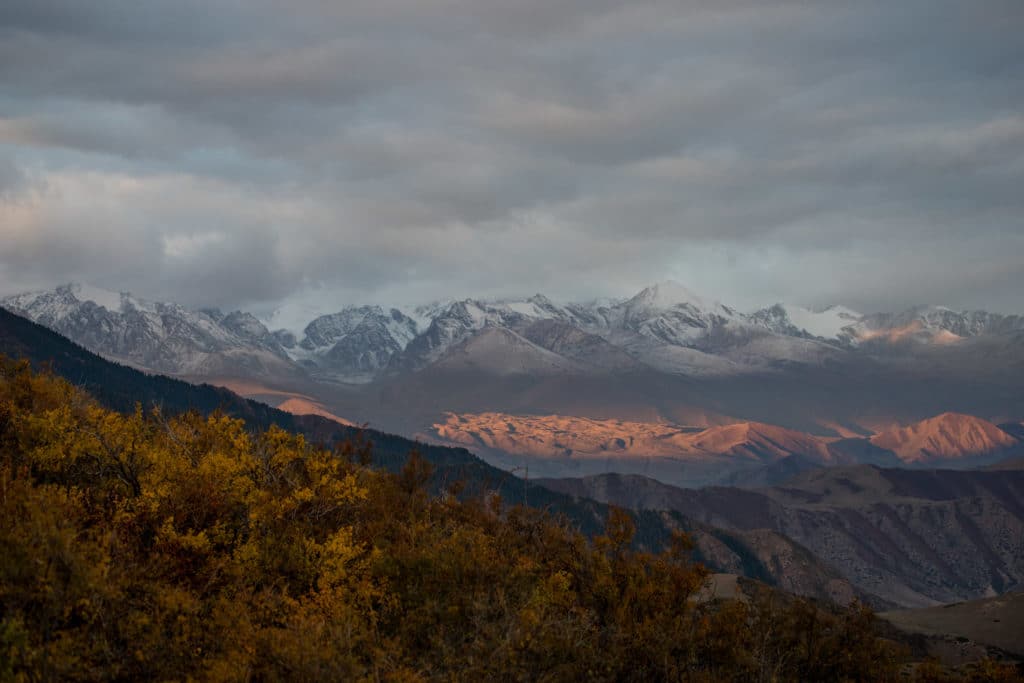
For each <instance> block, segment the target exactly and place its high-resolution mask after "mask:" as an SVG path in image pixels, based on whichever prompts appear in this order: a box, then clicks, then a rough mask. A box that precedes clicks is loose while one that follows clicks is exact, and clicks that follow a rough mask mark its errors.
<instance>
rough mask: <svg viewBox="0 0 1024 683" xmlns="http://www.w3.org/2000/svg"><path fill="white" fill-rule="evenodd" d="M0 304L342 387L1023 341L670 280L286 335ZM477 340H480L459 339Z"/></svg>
mask: <svg viewBox="0 0 1024 683" xmlns="http://www.w3.org/2000/svg"><path fill="white" fill-rule="evenodd" d="M2 305H4V306H5V307H6V308H8V309H10V310H12V311H14V312H16V313H19V314H22V315H25V316H27V317H29V318H31V319H33V320H35V321H36V322H39V323H41V324H43V325H46V326H48V327H51V328H53V329H55V330H57V331H59V332H61V333H63V334H65V335H67V336H68V337H70V338H71V339H73V340H75V341H77V342H79V343H81V344H83V345H84V346H86V347H88V348H90V349H92V350H94V351H98V352H100V353H103V354H106V355H108V356H111V357H114V358H118V359H122V360H126V361H128V362H131V363H134V364H136V365H139V366H142V367H145V368H149V369H152V370H157V371H161V372H168V373H173V374H185V375H193V376H196V375H198V376H202V375H207V376H217V375H223V374H230V375H251V374H254V373H263V374H267V373H269V374H272V375H282V374H283V375H301V376H307V375H308V376H311V377H313V378H319V379H327V380H332V381H341V382H349V383H367V382H373V381H375V380H377V379H380V378H382V377H385V376H388V375H393V374H399V373H404V372H416V371H419V370H422V369H424V368H427V367H431V366H434V365H438V367H444V368H455V367H460V368H468V367H473V368H477V369H479V370H482V371H493V372H494V373H496V374H499V375H502V374H507V371H508V370H509V368H506V367H503V366H502V364H503V363H506V362H507V363H508V364H511V365H515V367H516V368H518V370H516V372H525V371H527V370H528V369H529V368H545V373H548V372H550V371H552V370H551V369H552V368H555V369H557V371H558V372H568V373H584V374H586V373H595V372H597V373H607V372H612V373H621V372H630V371H634V370H646V371H651V370H653V371H657V372H665V373H670V374H678V375H687V376H721V375H738V374H745V373H751V372H766V371H770V372H775V371H780V370H785V368H787V367H791V366H792V365H794V364H796V365H804V366H818V365H822V364H825V363H829V362H840V361H842V360H843V359H844V358H852V357H855V356H857V355H858V354H870V353H873V352H874V350H875V349H878V348H879V346H878V345H879V344H892V343H908V342H909V343H923V344H928V345H931V346H934V347H942V346H948V345H950V344H954V345H955V344H958V343H959V342H960V341H961V340H962V339H965V338H973V337H980V336H986V335H1004V336H1005V338H1006V339H1009V340H1010V341H1009V342H1008V343H1010V345H1011V346H1012V347H1014V348H1016V347H1017V346H1019V341H1013V339H1016V337H1013V335H1015V334H1016V335H1018V337H1019V336H1020V335H1021V333H1022V332H1024V316H1005V315H999V314H993V313H987V312H983V311H973V312H957V311H953V310H950V309H947V308H941V307H918V308H913V309H910V310H908V311H904V312H901V313H880V314H873V315H867V316H864V315H861V314H859V313H857V312H856V311H853V310H851V309H849V308H845V307H843V306H831V307H829V308H824V309H818V310H813V309H807V308H802V307H799V306H793V305H789V304H782V303H780V304H776V305H774V306H771V307H768V308H764V309H761V310H759V311H756V312H754V313H750V314H745V313H742V312H740V311H738V310H736V309H734V308H732V307H730V306H728V305H725V304H723V303H720V302H718V301H715V300H714V299H711V298H708V297H703V296H700V295H698V294H695V293H693V292H692V291H690V290H688V289H687V288H685V287H683V286H682V285H679V284H678V283H674V282H662V283H658V284H656V285H652V286H650V287H647V288H646V289H644V290H642V291H641V292H639V293H637V294H636V295H635V296H633V297H631V298H628V299H624V300H611V301H609V300H604V301H593V302H589V303H579V304H560V303H556V302H554V301H552V300H550V299H548V298H547V297H545V296H543V295H541V294H537V295H534V296H532V297H530V298H528V299H521V300H520V299H512V300H500V301H484V300H477V299H463V300H459V301H443V302H437V303H434V304H430V305H426V306H420V307H416V308H406V309H400V308H386V307H382V306H355V305H351V306H344V307H342V308H340V310H337V311H336V312H332V313H328V314H320V315H314V314H313V312H312V311H308V314H309V315H311V316H312V317H311V319H310V320H309V321H308V322H307V323H306V324H305V325H304V327H301V328H300V327H295V326H293V328H292V329H271V326H270V325H268V324H267V321H261V320H259V319H257V318H256V317H254V316H253V315H251V314H249V313H245V312H241V311H234V312H231V313H227V314H225V313H222V312H220V311H218V310H189V309H186V308H184V307H182V306H180V305H178V304H174V303H158V302H149V301H145V300H142V299H139V298H137V297H133V296H131V295H130V294H127V293H116V292H109V291H106V290H101V289H96V288H93V287H88V286H85V285H63V286H61V287H58V288H56V289H55V290H53V291H49V292H33V293H29V294H22V295H18V296H14V297H9V298H7V299H5V300H3V301H2ZM295 317H296V316H294V315H292V316H290V319H293V318H295ZM270 321H276V319H275V317H274V316H272V317H271V318H270ZM292 322H293V323H294V320H292ZM493 330H501V331H502V332H501V334H497V335H496V334H494V333H493V332H492V331H493ZM485 333H486V335H487V337H486V339H485V340H483V341H481V343H470V341H471V340H473V339H475V338H476V337H478V336H480V335H482V334H485ZM993 338H1000V339H1002V338H1003V337H993ZM499 342H500V343H499ZM502 349H505V351H502ZM452 354H456V355H457V358H455V359H454V360H453V359H452ZM524 354H526V355H529V356H530V358H529V359H527V358H526V357H525V356H524ZM552 354H553V355H552ZM1015 354H1016V351H1014V352H1013V354H1011V355H1014V357H1015Z"/></svg>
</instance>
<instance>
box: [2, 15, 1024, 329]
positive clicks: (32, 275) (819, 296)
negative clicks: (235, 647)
mask: <svg viewBox="0 0 1024 683" xmlns="http://www.w3.org/2000/svg"><path fill="white" fill-rule="evenodd" d="M1022 35H1024V3H1022V2H1020V0H1005V1H999V0H993V1H989V0H978V1H975V2H964V1H962V0H956V1H954V2H945V1H944V0H903V1H901V2H898V3H893V2H890V1H886V2H871V1H870V0H851V1H849V2H838V1H837V2H833V1H829V0H822V1H819V2H781V1H775V0H754V1H751V2H730V1H728V0H709V1H702V2H682V1H680V0H666V1H664V2H661V1H658V0H622V1H618V0H515V1H514V2H509V1H508V0H440V1H433V0H345V1H343V2H329V1H327V0H320V1H317V0H298V1H297V0H291V1H289V2H283V1H282V2H273V1H271V0H263V1H258V0H249V1H247V2H244V3H238V2H227V1H223V2H218V1H214V0H201V1H200V0H177V1H176V2H161V3H148V2H138V0H90V1H89V2H81V1H79V0H66V1H64V2H61V1H58V0H4V2H2V3H0V293H11V292H13V291H18V290H22V289H26V288H31V287H40V286H45V287H50V286H53V285H54V284H57V283H59V282H63V281H70V280H81V281H86V282H90V283H93V284H97V285H100V286H105V287H108V288H112V289H121V290H125V289H130V290H131V291H133V292H136V293H138V294H141V295H144V296H149V297H152V298H161V299H174V300H178V301H181V302H183V303H186V304H190V305H221V306H227V307H238V306H244V307H257V308H260V307H264V308H265V307H268V306H272V305H274V303H275V302H278V301H282V300H291V301H293V302H294V301H296V300H303V299H307V298H314V299H323V298H325V297H328V296H329V297H330V298H332V299H333V300H337V302H338V304H339V305H340V304H341V303H346V302H355V301H360V302H361V301H387V300H390V301H403V302H415V301H423V300H428V299H432V298H436V297H443V296H453V297H460V296H468V295H486V296H500V295H528V294H531V293H533V292H535V291H543V292H545V293H548V294H549V295H550V296H554V297H557V298H564V299H573V298H579V297H590V296H605V295H622V294H627V293H630V292H631V291H633V290H635V289H637V288H639V287H641V286H643V285H644V284H646V283H649V282H651V281H655V280H661V279H666V278H673V279H676V280H679V281H681V282H683V283H685V284H686V285H688V286H689V287H690V288H692V289H694V290H697V291H701V292H704V293H706V294H708V295H710V296H713V297H716V298H719V299H721V300H722V301H725V302H728V303H733V304H734V305H737V306H740V307H743V308H753V307H755V306H758V305H762V304H767V303H771V302H773V301H775V300H787V301H793V302H797V303H804V304H812V305H814V304H825V303H832V302H843V303H847V304H848V305H851V306H853V307H856V308H859V309H861V310H890V309H895V308H899V307H902V306H905V305H910V304H913V303H944V304H949V305H953V306H959V307H987V308H990V309H994V310H1004V311H1007V312H1024V297H1022V296H1021V294H1022V293H1024V40H1022V39H1021V36H1022Z"/></svg>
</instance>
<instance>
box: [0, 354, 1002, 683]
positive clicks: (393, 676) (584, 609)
mask: <svg viewBox="0 0 1024 683" xmlns="http://www.w3.org/2000/svg"><path fill="white" fill-rule="evenodd" d="M369 459H370V453H369V447H368V446H366V445H365V444H359V443H346V444H344V445H342V446H339V447H338V448H337V449H335V450H333V451H328V450H323V449H318V448H313V447H311V446H310V445H309V444H307V443H306V442H305V441H304V440H303V438H302V437H300V436H295V435H291V434H289V433H287V432H285V431H282V430H280V429H278V428H276V427H271V428H269V429H268V430H267V431H265V432H262V433H260V434H258V435H254V434H250V433H249V432H248V431H247V430H246V428H245V425H244V423H243V422H241V421H239V420H234V419H230V418H227V417H224V416H218V415H214V416H209V417H204V416H200V415H198V414H196V413H191V414H186V415H182V416H178V417H174V418H165V417H164V416H162V415H160V414H159V413H152V414H144V413H143V412H142V411H141V409H137V410H136V411H134V412H133V413H130V414H120V413H116V412H112V411H109V410H107V409H104V408H102V407H100V406H99V405H98V404H97V403H95V402H94V401H93V400H92V399H90V398H89V397H88V396H86V395H85V394H83V393H81V392H79V391H78V390H76V389H74V388H73V387H71V386H70V385H69V384H67V383H66V382H64V381H62V380H60V379H57V378H55V377H53V376H49V375H45V374H35V373H33V372H32V371H31V370H30V369H29V367H28V365H27V363H13V362H9V361H2V362H0V680H6V679H15V680H128V679H147V680H148V679H152V680H183V679H187V678H194V679H205V680H359V679H364V680H394V681H415V680H429V679H444V680H482V679H496V680H579V679H586V680H637V681H641V680H642V681H649V680H695V681H700V680H707V681H722V680H736V681H750V680H765V681H786V680H815V681H828V680H850V681H885V680H901V674H900V669H901V663H900V649H899V647H898V646H896V645H895V644H894V643H892V642H891V641H887V640H885V639H882V638H880V637H878V636H877V634H876V631H875V621H874V618H873V616H872V615H871V613H870V612H869V611H868V610H866V609H864V608H862V607H860V606H857V605H854V606H852V607H850V608H849V609H847V610H842V611H834V610H833V611H826V610H823V609H822V608H820V607H817V606H815V605H812V604H810V603H808V602H805V601H801V600H797V599H790V598H786V599H783V598H782V597H781V596H777V595H774V594H771V593H767V592H766V593H765V594H764V595H763V596H761V597H760V598H757V599H754V600H751V601H749V602H742V601H736V600H731V601H707V600H696V599H695V596H696V594H697V593H698V591H699V589H700V587H701V585H702V584H703V582H704V578H705V575H706V573H705V571H704V570H703V569H702V568H701V567H699V566H697V565H694V564H692V563H691V562H690V561H689V560H688V559H687V558H688V556H689V548H688V543H687V539H686V538H685V536H682V535H680V536H678V537H677V538H676V540H675V543H674V544H673V547H672V548H670V549H669V550H667V551H665V552H663V553H660V554H656V555H655V554H649V553H643V552H638V551H635V550H633V549H632V548H631V544H630V541H631V537H632V533H633V529H632V521H631V519H630V517H629V516H628V515H625V514H624V513H623V514H612V515H611V516H610V519H609V522H608V528H607V530H606V532H605V534H604V535H602V536H600V537H598V538H597V539H595V540H593V541H591V540H588V539H586V538H584V537H583V536H582V535H580V534H579V533H577V532H576V531H574V530H572V529H570V528H568V527H567V526H566V525H565V524H563V523H561V522H559V521H558V520H556V519H553V518H552V517H550V516H548V515H546V514H544V513H543V512H539V511H536V510H532V509H529V508H523V507H508V506H505V505H503V504H502V502H501V501H500V500H499V499H498V498H497V497H495V496H473V497H472V498H469V499H464V498H465V497H464V496H460V495H459V491H458V487H454V488H453V489H452V490H451V491H449V492H448V493H447V494H446V495H442V496H439V497H437V496H431V495H429V494H428V493H427V492H426V489H425V487H424V483H425V482H426V481H427V479H428V477H429V474H430V467H429V465H428V464H427V463H426V462H425V461H423V460H421V459H419V458H418V457H416V456H415V455H413V456H412V457H411V458H410V460H409V462H408V464H407V465H406V467H405V468H404V469H403V470H402V472H401V473H399V474H388V473H384V472H380V471H376V470H373V469H370V468H368V467H366V463H367V462H368V461H369ZM988 668H989V670H988V672H987V673H986V674H982V673H981V672H980V671H979V673H978V677H979V680H980V679H981V677H982V676H983V675H984V676H985V677H988V678H998V677H1000V676H1006V679H1007V680H1009V679H1010V678H1009V677H1010V675H1011V674H1010V672H1009V671H1004V670H1000V669H998V668H997V667H994V666H989V667H988ZM933 669H934V667H925V669H923V670H922V671H921V672H920V673H921V676H922V679H930V680H940V679H941V675H942V674H941V672H939V671H937V670H933Z"/></svg>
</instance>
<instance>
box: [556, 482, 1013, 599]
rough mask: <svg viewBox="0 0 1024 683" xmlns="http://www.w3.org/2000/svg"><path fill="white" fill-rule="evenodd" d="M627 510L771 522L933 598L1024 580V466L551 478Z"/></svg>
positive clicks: (750, 526)
mask: <svg viewBox="0 0 1024 683" xmlns="http://www.w3.org/2000/svg"><path fill="white" fill-rule="evenodd" d="M543 483H544V485H545V486H548V487H550V488H553V489H556V490H558V491H562V492H565V493H570V494H573V495H578V496H582V497H586V498H593V499H596V500H600V501H602V502H607V503H613V504H616V505H622V506H624V507H628V508H630V509H650V510H674V511H677V512H679V513H681V514H683V515H684V516H686V517H688V518H691V519H694V520H698V521H700V522H703V523H706V524H710V525H712V526H715V527H720V528H725V529H732V530H737V531H739V530H743V531H753V530H757V529H768V530H771V531H774V532H776V533H779V534H782V535H783V536H785V537H787V538H790V539H793V541H795V542H797V543H799V544H801V545H803V546H806V547H807V548H808V549H809V550H810V551H811V552H812V553H813V554H814V555H815V556H817V557H818V558H820V559H821V560H822V561H824V562H825V563H827V564H829V565H831V566H832V567H834V568H835V569H836V570H838V571H839V572H840V574H841V575H842V576H844V577H845V578H846V579H848V580H849V581H850V583H852V584H853V585H854V586H855V587H856V588H858V589H859V590H862V591H864V592H866V593H870V594H874V595H877V596H880V597H881V598H883V599H885V600H888V601H890V602H892V603H894V604H897V605H903V606H913V607H919V606H928V605H934V604H938V603H948V602H954V601H957V600H969V599H973V598H978V597H983V596H987V595H992V594H993V593H1002V592H1005V591H1008V590H1013V589H1015V588H1018V587H1020V586H1022V585H1024V502H1022V501H1024V472H1022V471H1020V470H1015V471H1011V470H1007V471H954V470H901V469H883V468H878V467H872V466H861V467H852V468H836V469H824V470H815V471H811V472H805V473H803V474H800V475H797V476H796V477H795V478H794V479H791V480H790V481H788V482H787V483H786V484H785V485H782V486H778V487H774V488H766V489H738V488H725V487H715V488H708V489H701V490H692V489H681V488H676V487H673V486H669V485H666V484H662V483H659V482H656V481H653V480H651V479H647V478H644V477H638V476H620V475H614V474H610V475H601V476H596V477H589V478H585V479H564V480H545V481H544V482H543Z"/></svg>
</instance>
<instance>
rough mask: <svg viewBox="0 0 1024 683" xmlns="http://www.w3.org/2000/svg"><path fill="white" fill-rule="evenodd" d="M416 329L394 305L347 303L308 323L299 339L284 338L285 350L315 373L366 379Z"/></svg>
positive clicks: (392, 355)
mask: <svg viewBox="0 0 1024 683" xmlns="http://www.w3.org/2000/svg"><path fill="white" fill-rule="evenodd" d="M281 332H283V331H281ZM417 333H418V326H417V324H416V321H415V320H413V319H412V318H411V317H409V316H407V315H405V314H404V313H402V312H401V311H400V310H398V309H397V308H392V309H390V310H388V311H385V310H384V309H383V308H381V307H380V306H347V307H345V308H344V309H342V310H341V311H339V312H337V313H332V314H330V315H322V316H320V317H318V318H316V319H315V320H313V321H312V322H311V323H309V325H307V326H306V329H305V330H304V333H303V337H302V339H301V341H300V340H295V339H294V337H290V338H288V339H286V344H285V350H286V352H287V353H288V355H289V357H290V358H292V359H293V360H295V361H297V362H299V363H301V364H303V365H305V366H306V367H308V368H309V369H311V370H312V371H313V372H314V373H315V374H319V375H322V376H326V377H330V378H333V379H338V380H342V381H348V382H366V381H370V380H372V379H373V378H374V377H375V376H376V375H377V374H379V373H380V371H381V370H383V369H384V368H386V367H387V366H388V363H389V362H390V361H391V359H392V358H393V357H394V356H395V355H396V354H398V353H400V352H401V351H402V350H404V349H405V347H406V346H408V344H409V342H410V341H412V340H413V339H414V338H416V336H417Z"/></svg>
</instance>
